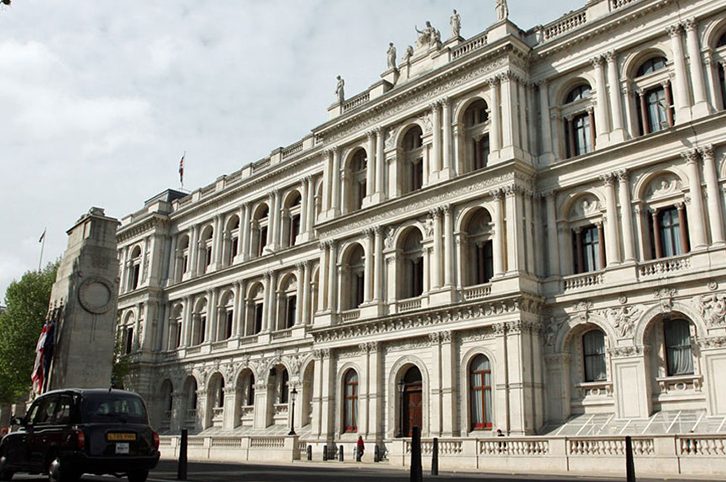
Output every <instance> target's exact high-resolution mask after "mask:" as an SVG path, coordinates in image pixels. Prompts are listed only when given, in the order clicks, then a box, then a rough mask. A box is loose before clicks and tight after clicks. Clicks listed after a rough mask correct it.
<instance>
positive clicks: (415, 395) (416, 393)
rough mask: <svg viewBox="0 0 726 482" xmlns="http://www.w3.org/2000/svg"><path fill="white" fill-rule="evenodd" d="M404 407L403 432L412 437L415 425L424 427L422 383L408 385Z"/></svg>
mask: <svg viewBox="0 0 726 482" xmlns="http://www.w3.org/2000/svg"><path fill="white" fill-rule="evenodd" d="M403 407H404V415H403V433H404V435H405V436H406V437H410V436H411V435H412V434H413V427H419V428H423V392H422V391H421V384H420V383H417V384H410V385H407V386H406V391H405V396H404V405H403Z"/></svg>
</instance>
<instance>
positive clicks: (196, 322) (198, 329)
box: [192, 299, 207, 345]
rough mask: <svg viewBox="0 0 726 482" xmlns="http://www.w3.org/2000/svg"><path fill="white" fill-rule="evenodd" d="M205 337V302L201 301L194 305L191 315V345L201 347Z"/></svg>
mask: <svg viewBox="0 0 726 482" xmlns="http://www.w3.org/2000/svg"><path fill="white" fill-rule="evenodd" d="M206 337H207V300H206V299H203V300H201V301H199V302H198V303H197V305H196V310H195V311H194V313H192V345H201V344H202V343H204V341H205V339H206Z"/></svg>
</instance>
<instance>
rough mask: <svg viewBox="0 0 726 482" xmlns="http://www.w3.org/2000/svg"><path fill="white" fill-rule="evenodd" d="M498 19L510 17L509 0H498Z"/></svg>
mask: <svg viewBox="0 0 726 482" xmlns="http://www.w3.org/2000/svg"><path fill="white" fill-rule="evenodd" d="M496 10H497V20H506V19H507V18H509V7H507V0H497V6H496Z"/></svg>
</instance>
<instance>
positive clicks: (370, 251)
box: [363, 228, 375, 303]
mask: <svg viewBox="0 0 726 482" xmlns="http://www.w3.org/2000/svg"><path fill="white" fill-rule="evenodd" d="M363 233H364V234H365V236H366V244H365V273H364V274H363V301H364V302H366V303H370V302H371V300H372V299H373V296H374V295H373V294H372V292H373V291H374V288H373V277H374V274H373V272H374V270H375V266H374V261H375V255H374V251H375V245H374V243H375V241H374V239H373V238H374V235H375V231H374V230H373V229H372V228H366V229H365V230H364V231H363Z"/></svg>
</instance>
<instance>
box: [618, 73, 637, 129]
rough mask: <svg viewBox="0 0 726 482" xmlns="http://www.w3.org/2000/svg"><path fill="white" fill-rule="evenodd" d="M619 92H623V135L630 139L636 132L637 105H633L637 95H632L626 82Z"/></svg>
mask: <svg viewBox="0 0 726 482" xmlns="http://www.w3.org/2000/svg"><path fill="white" fill-rule="evenodd" d="M621 93H622V94H623V100H624V102H625V110H624V113H625V129H626V132H625V137H626V139H630V138H633V137H635V136H636V135H637V133H638V116H637V114H636V112H637V109H638V107H637V106H636V105H635V103H636V98H637V96H636V95H634V92H633V91H632V89H631V88H630V85H629V84H628V83H626V84H625V85H624V86H623V88H622V90H621ZM633 107H635V109H633Z"/></svg>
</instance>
